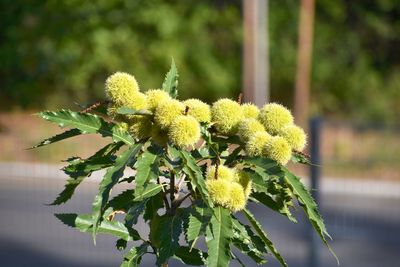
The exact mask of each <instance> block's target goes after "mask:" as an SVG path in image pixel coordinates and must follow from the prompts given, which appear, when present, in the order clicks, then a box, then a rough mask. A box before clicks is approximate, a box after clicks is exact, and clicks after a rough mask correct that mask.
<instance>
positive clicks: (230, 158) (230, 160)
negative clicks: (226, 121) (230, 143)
mask: <svg viewBox="0 0 400 267" xmlns="http://www.w3.org/2000/svg"><path fill="white" fill-rule="evenodd" d="M242 149H243V147H242V146H239V147H237V148H235V150H233V151H232V152H231V153H229V156H228V157H227V158H226V161H225V163H224V165H230V164H232V163H233V162H234V161H235V160H236V159H237V157H238V155H239V154H240V152H241V151H242Z"/></svg>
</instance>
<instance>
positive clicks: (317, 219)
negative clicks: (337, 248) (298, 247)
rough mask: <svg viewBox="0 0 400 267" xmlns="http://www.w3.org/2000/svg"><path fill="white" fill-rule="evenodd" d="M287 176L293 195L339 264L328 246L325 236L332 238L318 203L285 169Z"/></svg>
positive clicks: (295, 177) (294, 176) (298, 179)
mask: <svg viewBox="0 0 400 267" xmlns="http://www.w3.org/2000/svg"><path fill="white" fill-rule="evenodd" d="M283 170H284V172H285V174H284V177H285V180H286V182H287V183H288V184H289V186H290V188H291V190H292V192H293V194H294V195H295V196H296V197H297V199H298V200H299V201H300V202H301V204H302V205H301V207H302V208H303V210H304V211H305V213H306V215H307V217H308V219H309V220H310V222H311V224H312V226H313V227H314V229H315V231H316V232H317V233H318V235H319V236H320V238H321V240H322V241H323V242H324V244H325V245H326V246H327V248H328V249H329V251H330V252H331V253H332V255H333V256H334V257H335V259H336V261H337V262H338V264H339V259H338V257H337V256H336V254H335V252H333V250H332V248H331V246H330V245H329V244H328V242H327V240H326V238H325V236H327V237H329V238H331V236H330V235H329V233H328V231H327V230H326V227H325V224H324V221H323V219H322V217H321V215H320V214H319V211H318V207H317V203H315V201H314V199H313V197H312V196H311V194H310V192H309V191H308V190H307V188H306V187H305V185H304V184H303V183H302V182H301V180H300V178H299V177H297V176H296V175H294V174H292V173H291V172H290V171H289V170H288V169H286V168H283Z"/></svg>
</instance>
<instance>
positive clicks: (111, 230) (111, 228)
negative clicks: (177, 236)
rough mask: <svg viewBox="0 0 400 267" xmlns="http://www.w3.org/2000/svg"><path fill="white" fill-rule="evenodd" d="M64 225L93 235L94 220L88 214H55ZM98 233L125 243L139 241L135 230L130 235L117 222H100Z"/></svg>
mask: <svg viewBox="0 0 400 267" xmlns="http://www.w3.org/2000/svg"><path fill="white" fill-rule="evenodd" d="M55 216H56V217H57V218H58V219H59V220H60V221H62V222H63V223H64V224H66V225H68V226H70V227H72V228H75V229H77V230H79V231H81V232H82V233H93V228H92V225H93V223H94V220H93V218H92V216H91V215H90V214H81V215H77V214H55ZM97 232H98V233H101V234H110V235H113V236H116V237H119V238H122V239H123V240H126V241H131V240H139V239H140V236H139V233H137V232H136V231H135V230H134V231H133V232H132V233H133V234H132V233H131V234H130V233H129V231H128V229H127V228H126V227H125V226H124V225H123V224H122V223H121V222H118V221H108V220H104V221H102V222H101V223H100V224H99V226H98V229H97Z"/></svg>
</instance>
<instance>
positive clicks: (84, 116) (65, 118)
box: [39, 109, 135, 145]
mask: <svg viewBox="0 0 400 267" xmlns="http://www.w3.org/2000/svg"><path fill="white" fill-rule="evenodd" d="M39 116H40V117H42V118H43V119H45V120H47V121H51V122H54V123H57V124H58V125H59V126H60V127H71V128H76V129H79V130H80V131H81V132H82V133H83V134H90V133H99V134H101V135H103V136H110V137H112V138H113V140H114V141H116V142H118V141H122V142H124V143H125V144H127V145H133V144H134V143H135V141H134V139H133V138H132V137H131V136H130V134H129V133H128V132H127V131H126V130H123V129H122V128H121V127H119V126H118V125H116V124H114V123H109V122H106V121H105V120H104V119H102V118H101V117H99V116H97V115H94V114H90V113H80V112H75V111H71V110H65V109H62V110H60V111H54V112H53V111H44V112H40V113H39Z"/></svg>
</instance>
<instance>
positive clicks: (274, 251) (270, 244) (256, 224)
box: [243, 209, 287, 267]
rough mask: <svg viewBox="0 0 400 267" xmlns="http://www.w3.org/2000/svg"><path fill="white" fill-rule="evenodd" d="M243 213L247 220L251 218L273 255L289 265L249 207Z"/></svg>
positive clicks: (250, 220)
mask: <svg viewBox="0 0 400 267" xmlns="http://www.w3.org/2000/svg"><path fill="white" fill-rule="evenodd" d="M243 213H244V215H245V216H246V218H247V220H249V222H250V224H251V225H252V226H253V228H254V230H255V231H256V232H257V234H258V235H259V236H260V237H261V239H262V240H263V241H264V244H265V245H266V246H267V248H268V250H269V251H270V252H271V253H272V255H274V256H275V258H276V259H277V260H278V261H279V262H280V263H281V265H282V266H285V267H287V264H286V262H285V260H284V259H283V258H282V256H281V254H280V253H279V252H278V250H277V249H276V248H275V246H274V244H273V243H272V241H271V240H270V239H269V237H268V235H267V233H266V232H265V231H264V230H263V228H262V226H261V224H260V223H259V222H258V221H257V220H256V219H255V218H254V215H253V214H252V213H251V212H250V211H249V210H248V209H244V210H243Z"/></svg>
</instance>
